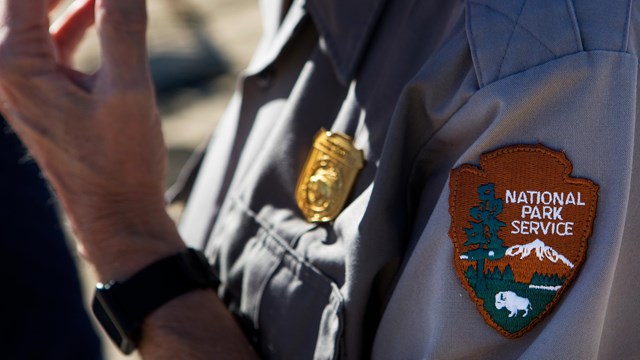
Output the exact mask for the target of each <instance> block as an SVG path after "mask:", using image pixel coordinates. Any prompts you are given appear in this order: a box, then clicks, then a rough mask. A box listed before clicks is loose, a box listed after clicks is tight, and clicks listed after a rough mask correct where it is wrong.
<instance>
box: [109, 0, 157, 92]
mask: <svg viewBox="0 0 640 360" xmlns="http://www.w3.org/2000/svg"><path fill="white" fill-rule="evenodd" d="M96 4H97V6H96V26H97V29H98V36H99V39H100V45H101V47H102V73H103V74H104V76H105V77H106V78H107V79H109V81H110V83H111V84H113V85H120V86H128V85H131V84H134V85H137V84H140V81H141V80H145V81H146V80H147V79H148V77H149V76H148V66H147V49H146V28H147V9H146V3H145V1H144V0H96Z"/></svg>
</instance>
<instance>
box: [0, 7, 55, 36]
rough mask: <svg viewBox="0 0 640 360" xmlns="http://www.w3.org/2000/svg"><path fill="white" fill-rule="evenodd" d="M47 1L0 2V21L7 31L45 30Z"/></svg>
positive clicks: (47, 10) (46, 24)
mask: <svg viewBox="0 0 640 360" xmlns="http://www.w3.org/2000/svg"><path fill="white" fill-rule="evenodd" d="M50 5H51V1H49V0H4V1H2V2H0V19H2V20H1V22H2V24H3V25H5V26H6V28H7V29H9V30H12V31H13V30H17V31H23V30H25V29H38V28H42V29H47V28H48V27H49V26H48V25H49V24H48V23H49V19H48V14H49V6H50Z"/></svg>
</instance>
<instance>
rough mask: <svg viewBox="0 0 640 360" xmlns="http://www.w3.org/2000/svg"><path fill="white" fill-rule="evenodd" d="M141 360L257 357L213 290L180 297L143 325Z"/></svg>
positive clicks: (150, 317)
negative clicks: (142, 359)
mask: <svg viewBox="0 0 640 360" xmlns="http://www.w3.org/2000/svg"><path fill="white" fill-rule="evenodd" d="M140 353H141V354H142V357H143V358H144V359H253V358H257V356H256V354H255V353H254V352H253V350H252V348H251V346H250V345H249V343H248V342H247V340H246V339H245V337H244V335H243V334H242V332H241V331H240V328H239V327H238V325H237V324H236V322H235V320H234V319H233V317H232V316H231V315H230V313H229V312H228V311H227V310H226V308H225V307H224V305H223V304H222V302H221V301H220V299H219V298H218V297H217V295H216V294H215V293H214V292H213V291H212V290H196V291H192V292H190V293H187V294H185V295H183V296H180V297H178V298H176V299H174V300H172V301H170V302H169V303H167V304H165V305H164V306H162V307H161V308H160V309H158V310H157V311H155V312H154V313H152V314H151V316H149V318H148V319H147V320H146V321H145V323H144V325H143V337H142V342H141V346H140Z"/></svg>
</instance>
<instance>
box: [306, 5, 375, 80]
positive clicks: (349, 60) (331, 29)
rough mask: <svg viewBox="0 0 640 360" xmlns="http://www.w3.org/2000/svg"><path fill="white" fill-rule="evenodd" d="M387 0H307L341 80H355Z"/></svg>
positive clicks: (308, 7)
mask: <svg viewBox="0 0 640 360" xmlns="http://www.w3.org/2000/svg"><path fill="white" fill-rule="evenodd" d="M385 3H386V0H306V5H305V8H306V9H307V11H308V12H309V14H310V15H311V18H312V19H313V22H314V24H315V25H316V28H317V30H318V32H319V34H320V38H321V41H322V45H323V46H324V48H325V49H326V51H327V53H328V55H329V57H330V58H331V62H332V63H333V67H334V69H335V72H336V75H337V76H338V78H339V79H340V80H341V81H342V82H343V83H345V84H347V83H349V82H350V81H351V79H352V78H353V77H354V75H355V72H356V70H357V68H358V65H359V64H360V61H361V58H362V56H363V53H364V51H365V50H366V47H367V44H368V42H369V40H370V38H371V34H372V33H373V30H374V29H375V27H376V24H377V23H378V20H379V18H380V15H381V13H382V9H383V7H384V5H385Z"/></svg>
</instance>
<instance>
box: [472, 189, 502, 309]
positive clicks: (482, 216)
mask: <svg viewBox="0 0 640 360" xmlns="http://www.w3.org/2000/svg"><path fill="white" fill-rule="evenodd" d="M478 197H479V199H480V204H479V205H478V206H475V207H473V208H471V210H470V213H471V217H472V218H474V219H476V220H478V221H470V222H469V225H470V226H471V227H469V228H465V229H464V231H465V232H466V234H467V242H466V243H464V246H470V245H479V246H478V248H477V249H474V250H469V251H467V252H466V253H463V254H462V256H463V257H465V256H466V258H467V260H471V261H474V260H475V261H476V268H477V272H476V275H475V281H474V283H475V287H474V286H473V285H472V287H474V289H475V291H476V293H479V292H484V291H485V290H486V289H487V284H486V276H485V271H484V265H485V259H486V260H498V259H502V257H503V256H504V253H505V252H506V251H507V248H506V247H504V246H503V245H502V239H500V237H498V231H499V230H500V228H502V227H504V226H505V223H503V222H502V221H500V220H498V219H497V216H498V215H500V213H501V212H502V207H503V206H504V201H503V200H502V199H496V197H495V189H494V185H493V184H484V185H480V186H479V187H478ZM467 272H468V271H467ZM467 278H468V277H467ZM478 296H479V297H481V296H480V295H478Z"/></svg>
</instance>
